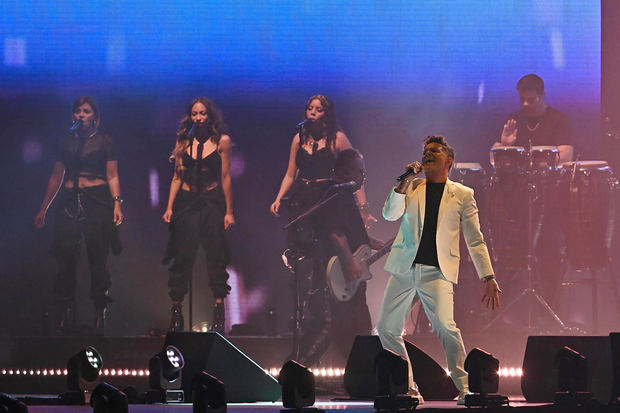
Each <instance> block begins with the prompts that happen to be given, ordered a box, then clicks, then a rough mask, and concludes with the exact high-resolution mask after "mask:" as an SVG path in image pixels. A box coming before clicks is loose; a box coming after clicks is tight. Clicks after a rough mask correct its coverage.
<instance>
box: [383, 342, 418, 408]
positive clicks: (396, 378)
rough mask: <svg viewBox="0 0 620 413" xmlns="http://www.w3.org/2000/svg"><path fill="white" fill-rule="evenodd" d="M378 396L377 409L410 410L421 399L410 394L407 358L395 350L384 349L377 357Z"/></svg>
mask: <svg viewBox="0 0 620 413" xmlns="http://www.w3.org/2000/svg"><path fill="white" fill-rule="evenodd" d="M375 378H376V384H377V393H376V394H377V396H376V397H375V402H374V408H375V410H376V411H379V412H381V411H391V412H395V411H405V410H407V411H409V410H413V409H415V408H416V407H417V406H418V403H419V400H418V399H417V398H414V397H410V396H408V395H407V394H406V393H407V391H408V390H409V389H408V385H409V368H408V366H407V360H405V359H404V358H403V357H401V356H400V355H398V354H396V353H394V352H393V351H390V350H387V349H382V350H381V351H380V352H379V353H378V354H377V357H376V358H375Z"/></svg>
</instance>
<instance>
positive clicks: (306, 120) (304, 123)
mask: <svg viewBox="0 0 620 413" xmlns="http://www.w3.org/2000/svg"><path fill="white" fill-rule="evenodd" d="M308 123H312V119H304V120H302V121H301V122H299V123H298V124H297V126H295V129H299V128H301V127H302V126H304V125H306V124H308Z"/></svg>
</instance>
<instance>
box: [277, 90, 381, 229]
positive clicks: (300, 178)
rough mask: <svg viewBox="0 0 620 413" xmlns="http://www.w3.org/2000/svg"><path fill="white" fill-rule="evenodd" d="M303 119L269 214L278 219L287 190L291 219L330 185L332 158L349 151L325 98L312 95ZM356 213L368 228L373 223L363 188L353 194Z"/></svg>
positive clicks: (333, 162)
mask: <svg viewBox="0 0 620 413" xmlns="http://www.w3.org/2000/svg"><path fill="white" fill-rule="evenodd" d="M304 118H305V120H304V121H303V122H301V124H300V126H299V132H298V133H297V134H296V135H295V136H294V137H293V143H292V144H291V151H290V155H289V160H288V167H287V169H286V173H285V174H284V178H283V179H282V183H281V184H280V190H279V191H278V195H277V196H276V199H275V201H273V203H272V204H271V207H270V210H271V212H272V213H273V214H274V215H276V216H278V214H279V211H280V203H281V201H282V198H283V197H284V195H286V194H287V193H288V192H289V190H291V188H293V194H292V196H291V203H290V206H289V209H290V211H291V213H292V215H293V216H296V215H298V214H299V213H301V212H303V211H304V210H305V209H307V208H309V207H310V206H312V204H313V203H314V202H316V201H317V200H318V199H319V198H320V197H321V195H322V194H323V193H324V192H325V189H326V188H327V186H329V185H330V182H329V179H330V178H331V177H332V175H333V169H334V164H335V161H336V156H338V154H339V153H340V152H341V151H343V150H345V149H349V148H351V142H349V139H348V138H347V135H345V134H344V132H342V130H341V129H340V127H339V126H338V121H337V120H336V112H335V110H334V105H333V103H332V101H331V99H329V98H328V97H327V96H323V95H314V96H312V97H310V99H308V103H307V104H306V108H305V111H304ZM356 198H357V201H358V205H359V209H360V213H361V214H362V218H363V219H364V223H365V224H366V225H367V226H368V224H369V223H370V222H371V221H374V222H376V221H377V220H376V219H375V218H374V217H373V216H372V215H371V214H370V213H369V211H368V203H367V202H366V194H365V192H364V190H363V189H360V190H359V191H357V192H356Z"/></svg>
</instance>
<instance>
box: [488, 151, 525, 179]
mask: <svg viewBox="0 0 620 413" xmlns="http://www.w3.org/2000/svg"><path fill="white" fill-rule="evenodd" d="M491 154H492V156H493V160H494V165H493V167H494V168H495V170H496V171H497V172H509V173H513V172H520V171H522V169H523V167H524V166H525V164H526V162H527V160H526V158H525V148H524V147H523V146H496V147H494V148H491Z"/></svg>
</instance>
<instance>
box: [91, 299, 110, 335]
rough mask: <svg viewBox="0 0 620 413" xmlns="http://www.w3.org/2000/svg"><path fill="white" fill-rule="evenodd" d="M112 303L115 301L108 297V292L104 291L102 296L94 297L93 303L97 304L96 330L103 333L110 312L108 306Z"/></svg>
mask: <svg viewBox="0 0 620 413" xmlns="http://www.w3.org/2000/svg"><path fill="white" fill-rule="evenodd" d="M112 301H113V300H112V299H111V298H110V296H109V295H108V290H106V291H104V292H103V294H101V295H96V296H94V297H93V303H94V304H95V320H94V323H93V324H94V327H95V330H98V331H103V328H104V327H105V319H106V316H107V312H108V304H110V303H111V302H112Z"/></svg>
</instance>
